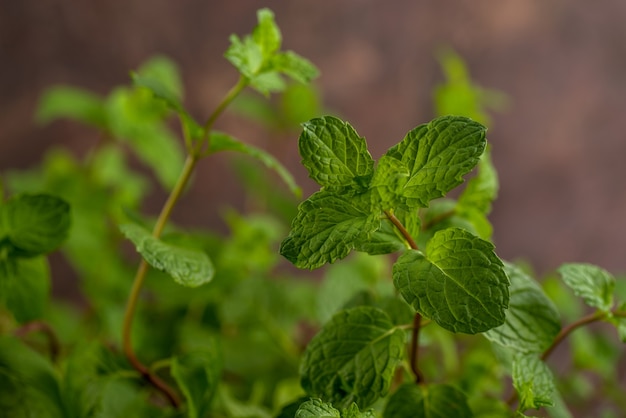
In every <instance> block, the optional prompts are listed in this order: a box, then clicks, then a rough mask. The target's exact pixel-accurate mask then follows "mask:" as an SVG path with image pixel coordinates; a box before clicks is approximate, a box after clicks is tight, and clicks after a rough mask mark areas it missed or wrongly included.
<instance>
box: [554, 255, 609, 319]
mask: <svg viewBox="0 0 626 418" xmlns="http://www.w3.org/2000/svg"><path fill="white" fill-rule="evenodd" d="M558 271H559V273H560V274H561V276H562V277H563V281H564V282H565V283H566V284H567V285H568V286H569V287H571V288H572V289H573V290H574V293H575V294H576V295H577V296H580V297H582V298H583V300H584V301H585V303H586V304H587V305H589V306H591V307H594V308H598V309H600V310H601V311H604V312H608V311H610V310H611V307H612V306H613V290H614V289H615V278H614V277H613V275H612V274H611V273H609V272H608V271H606V270H604V269H602V268H600V267H597V266H594V265H592V264H584V263H571V264H563V265H562V266H561V267H559V269H558Z"/></svg>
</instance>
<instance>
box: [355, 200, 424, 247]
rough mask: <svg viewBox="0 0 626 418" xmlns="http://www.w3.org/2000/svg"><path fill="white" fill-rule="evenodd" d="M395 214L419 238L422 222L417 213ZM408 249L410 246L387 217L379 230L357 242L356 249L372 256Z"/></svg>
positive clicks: (399, 212) (400, 212)
mask: <svg viewBox="0 0 626 418" xmlns="http://www.w3.org/2000/svg"><path fill="white" fill-rule="evenodd" d="M393 213H394V216H395V217H396V218H398V220H399V221H400V222H401V223H402V225H404V227H405V228H406V230H407V231H408V232H409V234H410V235H411V236H412V237H413V238H416V237H418V236H419V234H420V227H421V220H420V217H419V213H418V212H417V211H415V210H413V211H409V212H407V211H404V210H402V209H399V210H396V211H394V212H393ZM408 248H410V244H409V243H408V242H407V241H406V239H405V238H404V237H403V236H402V234H401V233H400V231H399V230H398V228H396V227H395V226H394V225H393V224H392V223H391V221H390V220H389V219H388V218H387V217H385V218H384V219H383V220H382V221H381V223H380V228H379V229H378V230H376V231H374V232H373V233H371V234H370V235H369V236H367V237H364V239H363V240H362V241H359V242H357V243H356V247H355V249H356V250H357V251H363V252H366V253H368V254H370V255H378V254H390V253H393V252H397V251H402V250H406V249H408Z"/></svg>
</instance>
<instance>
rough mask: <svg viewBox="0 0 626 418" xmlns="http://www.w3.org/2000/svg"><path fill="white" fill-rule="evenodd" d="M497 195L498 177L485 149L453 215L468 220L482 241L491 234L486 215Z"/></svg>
mask: <svg viewBox="0 0 626 418" xmlns="http://www.w3.org/2000/svg"><path fill="white" fill-rule="evenodd" d="M497 195H498V175H497V173H496V170H495V168H494V166H493V163H492V162H491V153H490V152H489V149H487V151H486V152H485V153H484V154H483V155H482V157H481V158H480V161H479V162H478V174H477V175H476V176H474V177H472V178H471V179H470V180H469V181H468V182H467V186H466V187H465V189H464V190H463V193H461V195H460V196H459V199H458V201H457V205H456V209H455V214H456V215H457V216H459V217H461V218H464V219H466V220H468V221H469V222H470V223H471V224H472V225H473V227H474V229H475V230H476V231H477V233H478V235H479V236H480V237H481V238H483V239H487V240H488V239H490V238H491V234H492V232H493V228H492V226H491V223H490V222H489V220H488V219H487V215H489V213H490V212H491V203H492V202H493V201H494V200H495V198H496V197H497Z"/></svg>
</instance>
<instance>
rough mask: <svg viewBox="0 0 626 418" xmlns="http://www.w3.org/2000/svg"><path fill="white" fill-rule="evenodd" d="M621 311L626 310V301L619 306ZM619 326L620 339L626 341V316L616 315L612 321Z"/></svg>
mask: <svg viewBox="0 0 626 418" xmlns="http://www.w3.org/2000/svg"><path fill="white" fill-rule="evenodd" d="M619 311H620V312H626V302H624V303H622V304H621V305H620V307H619ZM611 322H613V323H614V324H615V326H616V328H617V335H618V337H619V339H620V340H621V341H622V342H623V343H626V318H624V317H614V318H613V319H612V321H611Z"/></svg>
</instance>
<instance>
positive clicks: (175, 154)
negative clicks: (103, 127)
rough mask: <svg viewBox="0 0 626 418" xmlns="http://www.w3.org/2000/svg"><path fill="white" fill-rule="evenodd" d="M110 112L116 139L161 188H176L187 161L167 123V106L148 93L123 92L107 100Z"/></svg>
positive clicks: (112, 130) (123, 89)
mask: <svg viewBox="0 0 626 418" xmlns="http://www.w3.org/2000/svg"><path fill="white" fill-rule="evenodd" d="M106 111H107V117H108V119H109V126H108V129H109V131H110V132H111V133H112V134H113V135H114V136H115V138H117V139H120V140H125V141H127V143H128V144H129V145H130V147H131V149H132V150H133V152H134V153H135V154H136V155H137V156H138V157H139V159H140V160H141V161H142V162H143V163H145V164H146V165H147V166H148V167H150V168H151V169H152V170H153V171H154V173H155V174H156V176H157V178H158V180H159V181H160V182H161V184H162V185H163V186H164V187H166V188H167V189H170V188H173V187H174V185H175V184H176V181H177V180H178V176H179V174H180V172H181V170H182V167H183V164H184V158H185V157H184V154H183V150H182V149H181V146H180V143H179V142H178V139H177V138H176V137H175V136H174V135H173V134H172V133H171V131H170V130H169V129H168V128H167V127H166V126H165V125H164V123H163V118H164V116H165V112H166V111H167V106H166V105H165V103H164V102H163V101H161V100H155V98H154V93H152V92H151V91H149V90H146V89H134V90H129V89H125V88H119V89H116V90H114V91H113V92H112V93H111V94H110V95H109V97H107V100H106ZM164 155H166V156H167V158H163V156H164Z"/></svg>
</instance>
